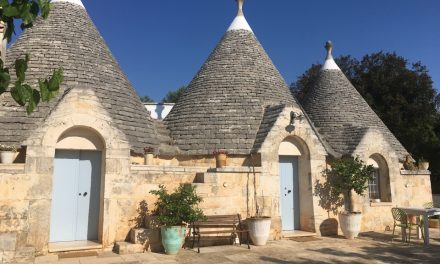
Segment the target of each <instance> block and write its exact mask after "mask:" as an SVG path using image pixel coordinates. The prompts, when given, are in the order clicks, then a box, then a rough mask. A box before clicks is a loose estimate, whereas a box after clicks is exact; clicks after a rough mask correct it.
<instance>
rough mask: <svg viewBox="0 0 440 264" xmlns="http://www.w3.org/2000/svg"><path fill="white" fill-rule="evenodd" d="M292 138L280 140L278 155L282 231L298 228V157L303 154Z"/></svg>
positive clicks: (299, 161)
mask: <svg viewBox="0 0 440 264" xmlns="http://www.w3.org/2000/svg"><path fill="white" fill-rule="evenodd" d="M296 141H297V140H295V139H294V138H287V139H285V140H284V141H283V142H281V144H280V147H279V151H278V155H279V175H280V214H281V225H282V231H293V230H299V229H300V224H301V223H300V206H301V204H300V166H301V160H300V157H301V156H302V155H303V153H301V150H300V148H298V146H297V145H298V143H297V142H296Z"/></svg>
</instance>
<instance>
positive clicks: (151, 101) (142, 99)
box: [140, 95, 154, 103]
mask: <svg viewBox="0 0 440 264" xmlns="http://www.w3.org/2000/svg"><path fill="white" fill-rule="evenodd" d="M140 98H141V102H142V103H154V100H153V99H151V98H150V97H149V96H148V95H144V96H141V97H140Z"/></svg>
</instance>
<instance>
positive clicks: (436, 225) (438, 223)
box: [429, 219, 440, 228]
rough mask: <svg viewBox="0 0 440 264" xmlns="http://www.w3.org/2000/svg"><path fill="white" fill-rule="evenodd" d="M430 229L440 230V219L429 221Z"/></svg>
mask: <svg viewBox="0 0 440 264" xmlns="http://www.w3.org/2000/svg"><path fill="white" fill-rule="evenodd" d="M429 227H430V228H440V219H429Z"/></svg>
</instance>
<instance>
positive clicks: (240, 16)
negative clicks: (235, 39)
mask: <svg viewBox="0 0 440 264" xmlns="http://www.w3.org/2000/svg"><path fill="white" fill-rule="evenodd" d="M235 1H236V2H237V6H238V12H237V16H236V17H235V19H234V21H232V24H231V26H230V27H229V28H228V31H231V30H247V31H250V32H253V31H252V29H251V27H250V26H249V23H248V22H247V21H246V18H245V17H244V13H243V4H244V0H235Z"/></svg>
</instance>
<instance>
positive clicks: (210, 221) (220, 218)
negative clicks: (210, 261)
mask: <svg viewBox="0 0 440 264" xmlns="http://www.w3.org/2000/svg"><path fill="white" fill-rule="evenodd" d="M191 228H192V234H193V243H192V248H194V244H195V241H196V236H197V252H198V253H200V237H201V236H202V235H210V234H220V233H222V234H231V236H233V235H239V234H240V245H241V235H242V234H243V233H246V235H247V237H246V238H247V239H246V241H247V246H248V249H251V247H250V246H249V230H245V229H244V228H243V225H242V223H241V216H240V214H233V215H210V216H207V217H206V220H204V221H198V222H194V223H192V225H191ZM203 229H217V230H209V231H203ZM234 243H235V242H234Z"/></svg>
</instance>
